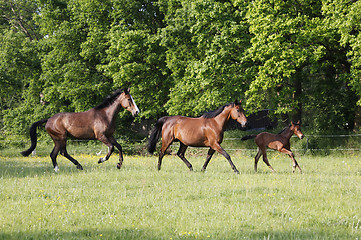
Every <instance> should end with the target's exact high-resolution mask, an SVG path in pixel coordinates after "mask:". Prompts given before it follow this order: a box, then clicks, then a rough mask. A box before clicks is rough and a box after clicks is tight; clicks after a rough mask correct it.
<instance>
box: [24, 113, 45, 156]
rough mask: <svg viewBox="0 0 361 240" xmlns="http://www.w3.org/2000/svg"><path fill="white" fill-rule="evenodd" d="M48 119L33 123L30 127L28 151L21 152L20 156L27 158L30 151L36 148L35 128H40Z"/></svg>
mask: <svg viewBox="0 0 361 240" xmlns="http://www.w3.org/2000/svg"><path fill="white" fill-rule="evenodd" d="M47 121H48V119H43V120H40V121H37V122H34V123H33V124H32V125H31V127H30V140H31V146H30V148H29V149H28V150H25V151H22V152H21V154H22V155H23V156H25V157H27V156H29V155H30V153H32V151H34V149H35V148H36V142H37V136H36V128H37V127H38V126H41V125H42V124H43V123H46V122H47Z"/></svg>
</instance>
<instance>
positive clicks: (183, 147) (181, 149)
mask: <svg viewBox="0 0 361 240" xmlns="http://www.w3.org/2000/svg"><path fill="white" fill-rule="evenodd" d="M187 147H188V146H187V145H184V144H183V143H182V142H181V143H180V147H179V150H178V153H177V156H178V157H180V159H182V160H183V162H184V163H185V164H186V165H187V167H188V168H189V170H190V171H193V167H192V164H191V163H190V162H188V160H187V159H186V158H185V157H184V153H185V151H186V150H187Z"/></svg>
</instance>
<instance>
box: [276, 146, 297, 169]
mask: <svg viewBox="0 0 361 240" xmlns="http://www.w3.org/2000/svg"><path fill="white" fill-rule="evenodd" d="M279 151H280V152H283V153H286V154H287V155H288V156H289V157H290V158H291V159H292V162H293V166H292V168H293V170H292V172H295V170H296V167H297V168H298V169H299V170H300V173H302V170H301V168H300V166H299V165H298V163H297V161H296V159H295V155H294V154H293V152H292V151H291V150H288V149H286V148H281V149H280V150H279Z"/></svg>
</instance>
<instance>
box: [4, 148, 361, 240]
mask: <svg viewBox="0 0 361 240" xmlns="http://www.w3.org/2000/svg"><path fill="white" fill-rule="evenodd" d="M202 151H203V150H202ZM229 153H230V155H231V157H232V160H233V162H234V164H235V165H236V166H237V168H238V169H239V170H240V173H241V174H239V175H237V174H235V173H233V171H232V170H231V169H230V167H229V164H228V162H227V161H226V159H225V158H224V157H223V156H221V155H220V154H218V153H216V154H215V155H214V158H213V159H212V161H211V162H210V164H209V166H208V168H207V171H206V172H205V173H203V172H201V171H200V169H201V167H202V166H203V163H204V160H205V155H206V150H204V152H202V154H199V153H198V154H194V153H193V154H192V153H191V152H190V153H188V154H187V158H188V160H189V161H190V162H191V163H192V164H193V167H194V172H189V170H188V168H187V167H186V166H185V164H184V163H183V162H182V161H181V160H180V159H179V158H178V157H176V156H165V157H164V159H163V165H162V169H161V171H157V170H156V166H157V157H156V156H129V155H125V156H124V163H123V167H122V169H121V170H118V169H117V168H116V163H117V161H118V160H117V156H116V155H115V154H114V155H113V156H112V157H111V158H110V160H109V161H107V162H105V163H103V164H97V161H98V158H99V157H98V156H95V154H90V155H82V154H76V155H74V157H75V158H76V159H77V160H79V162H80V163H81V164H82V165H83V167H84V170H83V171H79V170H78V169H76V167H75V166H74V165H73V164H72V163H70V162H69V161H68V160H67V159H65V158H64V157H62V156H59V157H58V164H59V168H60V171H59V172H58V173H55V172H54V170H53V167H52V164H51V160H50V158H49V157H48V156H44V157H43V156H41V157H37V156H35V157H28V158H24V157H20V156H19V157H9V156H6V157H0V182H1V183H0V208H1V212H0V239H168V240H169V239H360V238H361V158H360V155H359V154H353V155H344V156H336V155H335V156H332V155H331V156H312V155H307V154H306V155H302V154H301V153H298V152H295V155H296V158H297V160H298V162H299V164H300V166H301V168H302V170H303V174H299V173H298V172H295V173H294V174H293V173H292V168H291V161H290V159H289V158H288V157H287V156H286V155H281V154H279V153H277V152H269V161H270V162H271V164H272V166H273V167H274V168H275V170H276V171H277V172H276V173H271V172H270V170H269V169H268V168H267V167H266V165H265V164H264V163H263V162H262V161H260V162H259V165H258V166H259V168H258V173H254V171H253V164H254V155H255V153H256V152H233V151H229Z"/></svg>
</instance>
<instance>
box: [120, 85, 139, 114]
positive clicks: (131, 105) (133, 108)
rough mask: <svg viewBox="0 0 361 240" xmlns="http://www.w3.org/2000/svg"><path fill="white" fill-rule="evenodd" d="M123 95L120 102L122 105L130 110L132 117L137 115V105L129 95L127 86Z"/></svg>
mask: <svg viewBox="0 0 361 240" xmlns="http://www.w3.org/2000/svg"><path fill="white" fill-rule="evenodd" d="M123 95H124V96H123V98H122V100H121V102H120V104H121V105H122V107H123V108H125V109H126V110H128V111H129V112H131V113H132V115H133V117H134V116H136V115H138V113H139V108H138V107H137V104H135V102H134V99H133V97H132V95H130V93H129V88H128V89H126V90H124V92H123Z"/></svg>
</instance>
